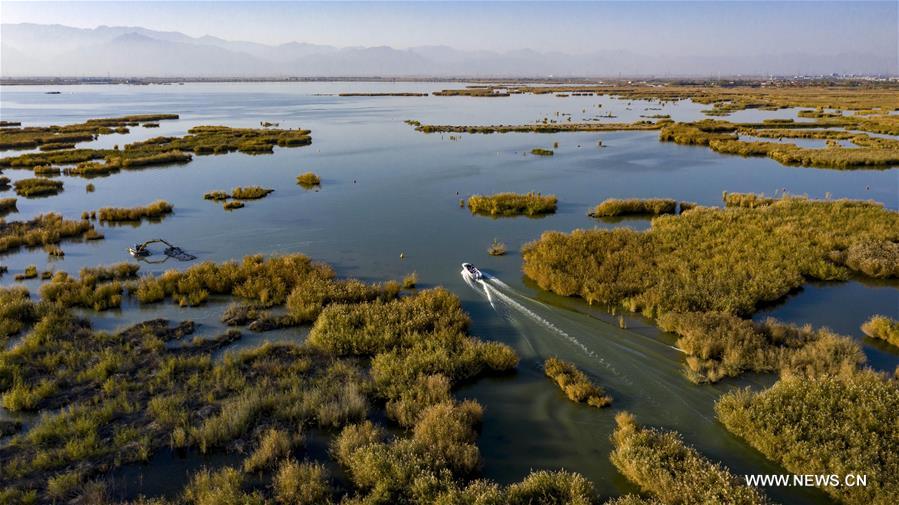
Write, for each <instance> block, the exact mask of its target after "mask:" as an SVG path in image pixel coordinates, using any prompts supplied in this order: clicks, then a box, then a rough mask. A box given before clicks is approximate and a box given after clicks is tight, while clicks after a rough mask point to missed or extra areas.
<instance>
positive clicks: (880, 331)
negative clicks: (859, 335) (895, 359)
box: [862, 315, 899, 347]
mask: <svg viewBox="0 0 899 505" xmlns="http://www.w3.org/2000/svg"><path fill="white" fill-rule="evenodd" d="M862 332H864V334H865V335H867V336H869V337H871V338H879V339H880V340H883V341H885V342H888V343H890V344H892V345H894V346H896V347H899V321H896V320H895V319H893V318H891V317H887V316H881V315H874V316H871V318H870V319H868V320H867V321H865V324H863V325H862Z"/></svg>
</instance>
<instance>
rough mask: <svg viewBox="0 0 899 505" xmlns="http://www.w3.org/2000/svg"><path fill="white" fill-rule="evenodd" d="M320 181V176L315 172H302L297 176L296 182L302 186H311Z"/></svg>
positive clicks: (316, 184) (318, 183)
mask: <svg viewBox="0 0 899 505" xmlns="http://www.w3.org/2000/svg"><path fill="white" fill-rule="evenodd" d="M321 183H322V180H321V177H319V176H318V175H317V174H316V173H315V172H303V173H302V174H300V175H298V176H297V184H299V185H300V186H303V187H304V188H312V187H315V186H318V185H320V184H321Z"/></svg>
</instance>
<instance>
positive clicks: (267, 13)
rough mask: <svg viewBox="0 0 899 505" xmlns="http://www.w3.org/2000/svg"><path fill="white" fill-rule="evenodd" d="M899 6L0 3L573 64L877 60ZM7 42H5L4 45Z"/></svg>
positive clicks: (62, 19) (54, 15)
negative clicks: (535, 54)
mask: <svg viewBox="0 0 899 505" xmlns="http://www.w3.org/2000/svg"><path fill="white" fill-rule="evenodd" d="M897 16H899V9H897V2H896V1H895V0H894V1H883V2H855V1H853V2H813V1H805V2H760V1H755V2H731V1H717V2H707V1H705V2H671V1H655V2H647V1H639V2H635V1H630V2H623V1H620V2H528V3H519V2H515V3H512V2H389V3H388V2H324V3H322V2H319V3H302V2H246V1H244V2H9V1H2V2H0V18H2V21H3V22H4V23H22V22H31V23H48V24H49V23H58V24H64V25H68V26H77V27H84V28H93V27H96V26H98V25H118V26H121V25H130V26H143V27H146V28H152V29H157V30H172V31H179V32H183V33H186V34H188V35H192V36H201V35H207V34H208V35H214V36H217V37H221V38H224V39H228V40H249V41H255V42H263V43H268V44H278V43H283V42H290V41H299V42H310V43H317V44H330V45H336V46H357V45H364V46H377V45H389V46H393V47H396V48H406V47H410V46H418V45H448V46H452V47H455V48H459V49H490V50H511V49H521V48H535V49H540V50H544V51H552V50H557V51H564V52H568V53H576V52H588V51H595V50H602V49H612V50H614V49H630V50H632V51H635V52H641V53H655V54H676V53H683V52H692V53H699V54H705V55H721V54H728V53H731V52H733V53H738V54H753V53H757V54H769V53H784V52H814V53H837V52H844V51H845V52H856V51H860V52H880V53H881V54H883V52H884V51H888V52H892V53H895V52H896V50H897V47H899V28H897V25H899V17H897ZM0 35H2V34H0Z"/></svg>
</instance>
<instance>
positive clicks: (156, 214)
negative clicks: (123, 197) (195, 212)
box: [97, 200, 175, 222]
mask: <svg viewBox="0 0 899 505" xmlns="http://www.w3.org/2000/svg"><path fill="white" fill-rule="evenodd" d="M174 209H175V208H174V207H173V206H172V204H170V203H169V202H167V201H165V200H156V201H155V202H153V203H151V204H149V205H147V206H144V207H131V208H115V207H103V208H102V209H100V210H99V211H97V216H98V217H99V219H100V221H101V222H102V221H107V222H120V221H140V220H141V219H150V220H154V219H156V220H158V219H161V218H162V217H163V216H165V215H167V214H171V213H172V212H173V211H174Z"/></svg>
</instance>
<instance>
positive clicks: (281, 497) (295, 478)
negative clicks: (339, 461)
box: [272, 461, 332, 505]
mask: <svg viewBox="0 0 899 505" xmlns="http://www.w3.org/2000/svg"><path fill="white" fill-rule="evenodd" d="M272 484H273V486H274V488H275V499H276V500H277V501H278V503H281V504H284V505H327V504H328V503H331V494H332V491H331V488H330V486H329V485H328V472H327V470H325V467H324V466H323V465H321V464H318V463H297V462H296V461H285V462H284V463H282V464H281V466H280V467H279V468H278V472H277V473H276V474H275V476H274V479H273V482H272Z"/></svg>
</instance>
